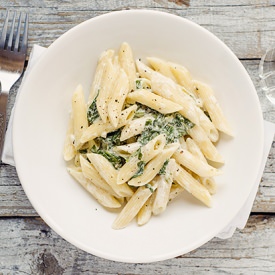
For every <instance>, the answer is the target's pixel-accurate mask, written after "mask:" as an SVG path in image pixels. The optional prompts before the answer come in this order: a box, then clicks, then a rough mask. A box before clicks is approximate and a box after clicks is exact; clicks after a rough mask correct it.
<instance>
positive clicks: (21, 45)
mask: <svg viewBox="0 0 275 275" xmlns="http://www.w3.org/2000/svg"><path fill="white" fill-rule="evenodd" d="M9 17H10V11H9V10H8V11H7V14H6V19H5V23H4V26H3V29H2V34H1V38H0V49H2V50H3V49H4V50H9V51H14V52H22V53H24V52H26V50H27V41H28V24H29V15H28V13H26V15H25V20H24V21H25V25H24V29H23V33H22V30H21V25H22V13H20V15H19V18H18V23H17V28H16V33H15V21H16V12H14V14H13V18H12V20H11V22H12V23H11V26H10V28H9V27H8V25H9V21H10V19H9ZM21 33H22V35H21ZM14 34H15V35H14Z"/></svg>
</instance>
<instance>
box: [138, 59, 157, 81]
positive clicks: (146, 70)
mask: <svg viewBox="0 0 275 275" xmlns="http://www.w3.org/2000/svg"><path fill="white" fill-rule="evenodd" d="M136 67H137V70H138V73H139V76H140V77H143V78H147V79H149V80H151V77H152V75H153V74H154V70H153V69H151V68H150V67H148V66H147V65H145V64H144V63H143V62H141V60H140V59H137V60H136Z"/></svg>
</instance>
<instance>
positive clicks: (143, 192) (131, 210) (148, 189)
mask: <svg viewBox="0 0 275 275" xmlns="http://www.w3.org/2000/svg"><path fill="white" fill-rule="evenodd" d="M155 188H156V186H155V185H153V184H150V186H141V187H139V188H138V189H137V190H136V192H135V193H134V195H133V196H132V197H131V198H130V200H129V201H128V202H127V204H126V205H125V206H124V207H123V209H122V211H121V212H120V213H119V214H118V216H117V217H116V219H115V221H114V223H113V226H112V228H113V229H122V228H124V227H126V226H127V225H128V224H129V223H130V222H131V221H132V220H133V219H134V218H135V217H136V215H137V214H138V212H139V211H140V209H141V208H142V206H143V205H144V203H146V201H147V200H148V198H149V197H150V196H151V195H152V192H154V189H155Z"/></svg>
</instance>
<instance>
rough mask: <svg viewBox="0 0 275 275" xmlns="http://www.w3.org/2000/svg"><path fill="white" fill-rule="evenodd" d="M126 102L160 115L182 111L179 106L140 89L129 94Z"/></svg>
mask: <svg viewBox="0 0 275 275" xmlns="http://www.w3.org/2000/svg"><path fill="white" fill-rule="evenodd" d="M127 100H128V102H130V103H135V102H139V103H141V104H143V105H145V106H148V107H150V108H151V109H154V110H156V111H158V112H160V113H161V114H170V113H175V112H178V111H180V110H182V109H183V107H182V106H181V105H179V104H177V103H174V102H173V101H171V100H168V99H166V98H163V97H161V96H158V95H156V94H154V93H152V92H149V91H148V89H140V90H136V91H134V92H132V93H129V94H128V97H127Z"/></svg>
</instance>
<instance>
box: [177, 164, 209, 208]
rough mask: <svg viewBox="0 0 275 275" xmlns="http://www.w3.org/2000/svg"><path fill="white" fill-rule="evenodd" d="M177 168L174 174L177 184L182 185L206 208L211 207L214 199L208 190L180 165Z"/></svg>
mask: <svg viewBox="0 0 275 275" xmlns="http://www.w3.org/2000/svg"><path fill="white" fill-rule="evenodd" d="M175 166H176V168H175V172H174V174H173V176H174V180H175V182H177V183H178V184H180V185H181V186H182V187H183V188H184V189H185V190H186V191H187V192H189V193H191V194H192V195H193V196H194V197H195V198H197V199H198V200H200V201H201V202H203V203H204V204H205V205H206V206H208V207H211V205H212V198H211V195H210V193H209V192H208V190H207V189H206V188H205V187H204V186H203V185H202V184H201V183H200V182H199V181H197V180H196V179H195V178H194V177H192V175H191V174H189V173H188V172H187V171H186V170H185V169H184V168H183V167H182V166H180V165H179V164H178V163H176V164H175Z"/></svg>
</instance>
